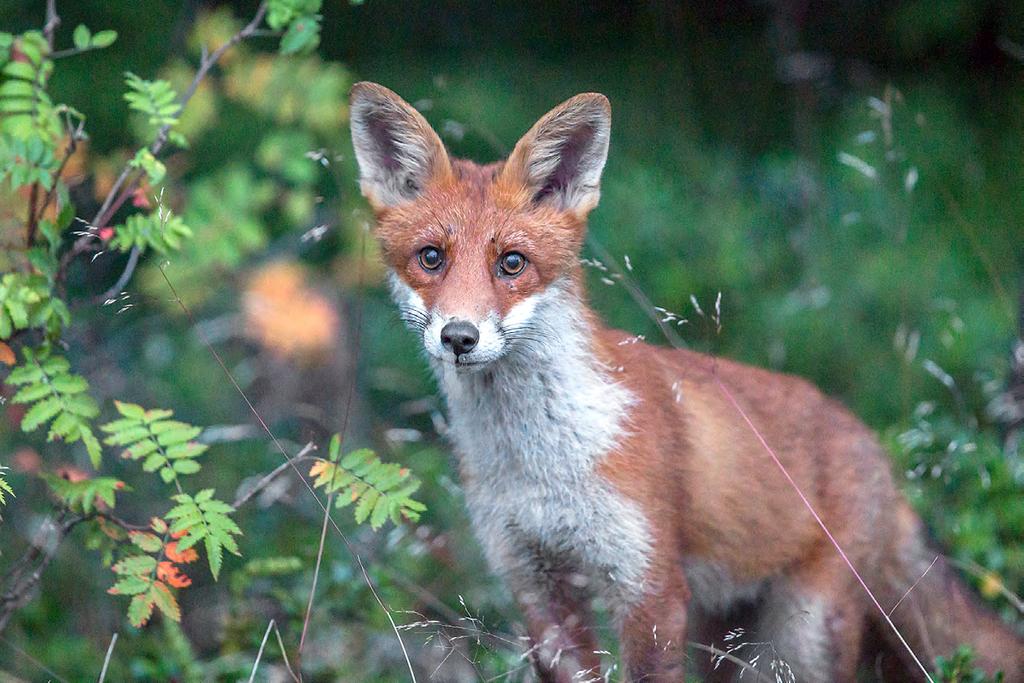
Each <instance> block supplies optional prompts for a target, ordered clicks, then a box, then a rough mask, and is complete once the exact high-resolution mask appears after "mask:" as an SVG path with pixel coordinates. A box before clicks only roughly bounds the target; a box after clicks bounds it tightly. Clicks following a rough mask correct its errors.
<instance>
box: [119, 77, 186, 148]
mask: <svg viewBox="0 0 1024 683" xmlns="http://www.w3.org/2000/svg"><path fill="white" fill-rule="evenodd" d="M124 80H125V83H126V84H127V85H128V92H126V93H125V94H124V98H125V100H127V101H128V106H129V107H130V108H131V109H133V110H135V111H137V112H139V113H141V114H142V115H143V116H144V117H145V120H146V123H147V124H148V129H147V131H146V133H145V136H144V138H145V139H152V138H153V137H155V135H156V133H157V131H158V130H160V129H162V128H168V129H171V128H173V127H174V125H175V124H176V123H177V122H178V117H179V116H180V115H181V110H182V106H181V100H180V99H179V97H178V93H177V92H175V91H174V87H173V86H172V85H171V84H170V82H169V81H165V80H163V79H159V78H158V79H156V80H153V81H147V80H145V79H143V78H140V77H138V76H136V75H135V74H133V73H132V72H130V71H128V72H125V76H124ZM169 136H170V140H171V142H173V143H174V144H176V145H178V146H179V147H185V146H187V142H186V140H185V138H184V137H182V136H181V135H178V134H175V133H174V131H173V130H171V131H169Z"/></svg>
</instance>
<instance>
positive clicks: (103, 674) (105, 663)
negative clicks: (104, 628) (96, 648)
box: [99, 633, 117, 683]
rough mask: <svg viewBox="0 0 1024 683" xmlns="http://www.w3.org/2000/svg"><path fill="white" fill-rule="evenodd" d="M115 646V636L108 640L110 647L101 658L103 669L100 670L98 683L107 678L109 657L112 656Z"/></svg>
mask: <svg viewBox="0 0 1024 683" xmlns="http://www.w3.org/2000/svg"><path fill="white" fill-rule="evenodd" d="M115 645H117V634H116V633H115V634H114V636H113V637H112V638H111V639H110V646H109V647H108V648H107V656H106V657H104V658H103V669H101V670H100V678H99V683H103V681H104V680H106V678H107V667H108V666H110V656H111V655H112V654H114V646H115Z"/></svg>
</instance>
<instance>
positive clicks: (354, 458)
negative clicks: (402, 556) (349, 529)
mask: <svg viewBox="0 0 1024 683" xmlns="http://www.w3.org/2000/svg"><path fill="white" fill-rule="evenodd" d="M340 455H341V437H340V436H338V435H337V434H335V435H334V436H333V437H332V438H331V445H330V450H329V456H328V457H329V459H328V460H320V461H317V463H316V464H314V465H313V467H312V469H311V470H310V472H309V474H310V476H311V477H315V479H314V481H313V486H314V487H316V488H322V489H323V490H324V491H326V492H327V493H330V494H337V495H336V496H335V505H336V506H337V507H339V508H343V507H347V506H349V505H355V513H354V514H355V519H356V523H357V524H362V523H363V522H365V521H367V520H369V521H370V527H371V528H373V529H379V528H380V527H382V526H384V523H385V522H387V521H388V520H389V519H390V520H391V521H392V522H393V523H395V524H401V523H402V520H403V519H407V520H410V521H413V522H415V521H417V520H419V518H420V513H422V512H423V511H424V510H426V509H427V508H426V506H425V505H424V504H423V503H421V502H419V501H417V500H414V499H413V498H412V495H413V494H414V493H416V491H417V490H418V489H419V488H420V484H421V482H420V480H419V479H417V478H416V477H415V476H413V475H412V473H410V472H409V470H408V469H407V468H404V467H401V466H399V465H396V464H394V463H384V462H381V461H380V459H379V458H378V457H377V455H376V454H375V453H374V452H373V451H372V450H370V449H368V448H361V449H359V450H356V451H352V452H351V453H349V454H347V455H345V456H344V457H343V458H341V459H340V460H339V456H340Z"/></svg>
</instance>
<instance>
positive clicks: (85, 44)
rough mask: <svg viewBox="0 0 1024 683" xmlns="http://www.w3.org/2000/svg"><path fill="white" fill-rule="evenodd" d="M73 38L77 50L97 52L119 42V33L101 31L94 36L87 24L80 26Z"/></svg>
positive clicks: (77, 27) (76, 28)
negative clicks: (116, 41)
mask: <svg viewBox="0 0 1024 683" xmlns="http://www.w3.org/2000/svg"><path fill="white" fill-rule="evenodd" d="M71 37H72V40H73V41H74V43H75V49H76V50H81V51H85V50H97V49H101V48H104V47H110V46H111V45H113V44H114V41H115V40H117V31H110V30H106V31H100V32H98V33H96V34H95V35H94V34H93V33H92V31H90V30H89V27H87V26H86V25H85V24H79V25H78V26H76V27H75V31H74V33H73V34H72V35H71Z"/></svg>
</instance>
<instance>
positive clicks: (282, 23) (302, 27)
mask: <svg viewBox="0 0 1024 683" xmlns="http://www.w3.org/2000/svg"><path fill="white" fill-rule="evenodd" d="M321 2H322V0H270V2H269V3H268V6H267V25H268V26H270V28H272V29H274V30H275V31H280V30H284V36H283V37H282V38H281V54H284V55H290V54H307V53H309V52H312V51H313V50H315V49H316V47H317V45H319V44H320V19H321V17H320V14H319V12H320V5H321Z"/></svg>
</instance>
